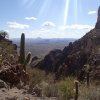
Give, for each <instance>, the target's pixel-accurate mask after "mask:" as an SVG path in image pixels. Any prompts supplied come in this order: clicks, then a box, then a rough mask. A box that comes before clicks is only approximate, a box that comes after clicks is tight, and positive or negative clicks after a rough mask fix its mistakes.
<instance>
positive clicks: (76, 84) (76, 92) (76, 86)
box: [75, 81, 79, 100]
mask: <svg viewBox="0 0 100 100" xmlns="http://www.w3.org/2000/svg"><path fill="white" fill-rule="evenodd" d="M78 93H79V91H78V81H75V100H78Z"/></svg>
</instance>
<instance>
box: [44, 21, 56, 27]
mask: <svg viewBox="0 0 100 100" xmlns="http://www.w3.org/2000/svg"><path fill="white" fill-rule="evenodd" d="M55 26H56V25H55V23H53V22H50V21H46V22H44V23H43V24H42V27H55Z"/></svg>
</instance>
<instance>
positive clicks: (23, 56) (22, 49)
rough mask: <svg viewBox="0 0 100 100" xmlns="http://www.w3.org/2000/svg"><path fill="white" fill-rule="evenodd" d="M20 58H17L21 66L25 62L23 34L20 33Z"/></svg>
mask: <svg viewBox="0 0 100 100" xmlns="http://www.w3.org/2000/svg"><path fill="white" fill-rule="evenodd" d="M19 53H20V56H19V62H20V63H21V64H24V61H25V34H24V33H22V35H21V41H20V52H19Z"/></svg>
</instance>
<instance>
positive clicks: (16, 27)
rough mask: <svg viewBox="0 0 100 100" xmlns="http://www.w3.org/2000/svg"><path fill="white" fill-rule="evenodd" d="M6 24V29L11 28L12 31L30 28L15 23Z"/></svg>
mask: <svg viewBox="0 0 100 100" xmlns="http://www.w3.org/2000/svg"><path fill="white" fill-rule="evenodd" d="M7 24H8V27H10V28H13V29H26V28H29V27H30V26H29V25H27V24H21V23H17V22H7Z"/></svg>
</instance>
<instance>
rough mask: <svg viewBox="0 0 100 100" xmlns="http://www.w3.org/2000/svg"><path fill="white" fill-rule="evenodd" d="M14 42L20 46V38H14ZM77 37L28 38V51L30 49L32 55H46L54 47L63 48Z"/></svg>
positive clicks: (26, 42)
mask: <svg viewBox="0 0 100 100" xmlns="http://www.w3.org/2000/svg"><path fill="white" fill-rule="evenodd" d="M12 40H13V43H15V44H17V46H18V48H19V45H20V39H19V38H16V39H12ZM75 40H76V39H71V38H63V39H41V38H36V39H32V38H26V40H25V44H26V53H27V52H28V51H30V52H31V53H32V56H38V57H44V56H45V55H46V54H48V53H49V51H51V50H53V49H61V50H62V49H63V48H64V47H65V46H67V45H68V44H69V42H74V41H75Z"/></svg>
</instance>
